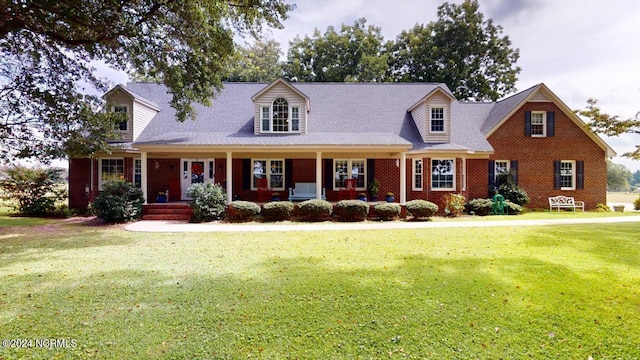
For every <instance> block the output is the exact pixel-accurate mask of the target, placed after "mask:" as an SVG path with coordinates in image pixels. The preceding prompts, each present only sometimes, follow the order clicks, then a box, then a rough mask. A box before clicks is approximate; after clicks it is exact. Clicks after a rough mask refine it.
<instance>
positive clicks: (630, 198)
mask: <svg viewBox="0 0 640 360" xmlns="http://www.w3.org/2000/svg"><path fill="white" fill-rule="evenodd" d="M639 196H640V193H623V192H611V193H607V202H616V203H633V202H634V201H636V200H637V199H638V197H639Z"/></svg>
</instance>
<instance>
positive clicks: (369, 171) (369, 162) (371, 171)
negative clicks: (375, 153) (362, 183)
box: [367, 159, 376, 189]
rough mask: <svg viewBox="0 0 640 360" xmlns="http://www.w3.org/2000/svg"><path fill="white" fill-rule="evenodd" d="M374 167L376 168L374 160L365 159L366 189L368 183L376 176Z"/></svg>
mask: <svg viewBox="0 0 640 360" xmlns="http://www.w3.org/2000/svg"><path fill="white" fill-rule="evenodd" d="M375 166H376V160H375V159H367V189H368V188H369V183H370V182H372V181H373V179H374V177H375V175H376V173H375Z"/></svg>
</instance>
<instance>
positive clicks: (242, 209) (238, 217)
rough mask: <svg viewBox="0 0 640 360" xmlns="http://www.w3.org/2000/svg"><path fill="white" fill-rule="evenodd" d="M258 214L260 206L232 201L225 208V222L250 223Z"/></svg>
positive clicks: (248, 202) (247, 202)
mask: <svg viewBox="0 0 640 360" xmlns="http://www.w3.org/2000/svg"><path fill="white" fill-rule="evenodd" d="M258 214H260V206H258V204H256V203H253V202H251V201H242V200H238V201H232V202H231V204H229V207H228V208H227V214H226V215H227V220H229V221H238V222H242V221H252V220H254V219H255V217H256V216H257V215H258Z"/></svg>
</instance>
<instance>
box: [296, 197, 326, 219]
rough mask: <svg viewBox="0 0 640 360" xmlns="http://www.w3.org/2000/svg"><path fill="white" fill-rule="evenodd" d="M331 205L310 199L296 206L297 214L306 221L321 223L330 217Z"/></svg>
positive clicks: (323, 201)
mask: <svg viewBox="0 0 640 360" xmlns="http://www.w3.org/2000/svg"><path fill="white" fill-rule="evenodd" d="M332 211H333V205H331V203H330V202H328V201H326V200H318V199H311V200H307V201H303V202H301V203H300V204H299V205H298V214H299V215H300V217H301V218H302V219H304V220H307V221H322V220H326V219H328V218H329V217H330V216H331V212H332Z"/></svg>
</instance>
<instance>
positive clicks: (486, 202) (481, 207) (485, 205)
mask: <svg viewBox="0 0 640 360" xmlns="http://www.w3.org/2000/svg"><path fill="white" fill-rule="evenodd" d="M492 206H493V200H491V199H482V198H480V199H473V200H469V202H468V203H467V205H465V207H464V208H465V212H466V213H467V214H470V215H478V216H487V215H489V214H491V207H492Z"/></svg>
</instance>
